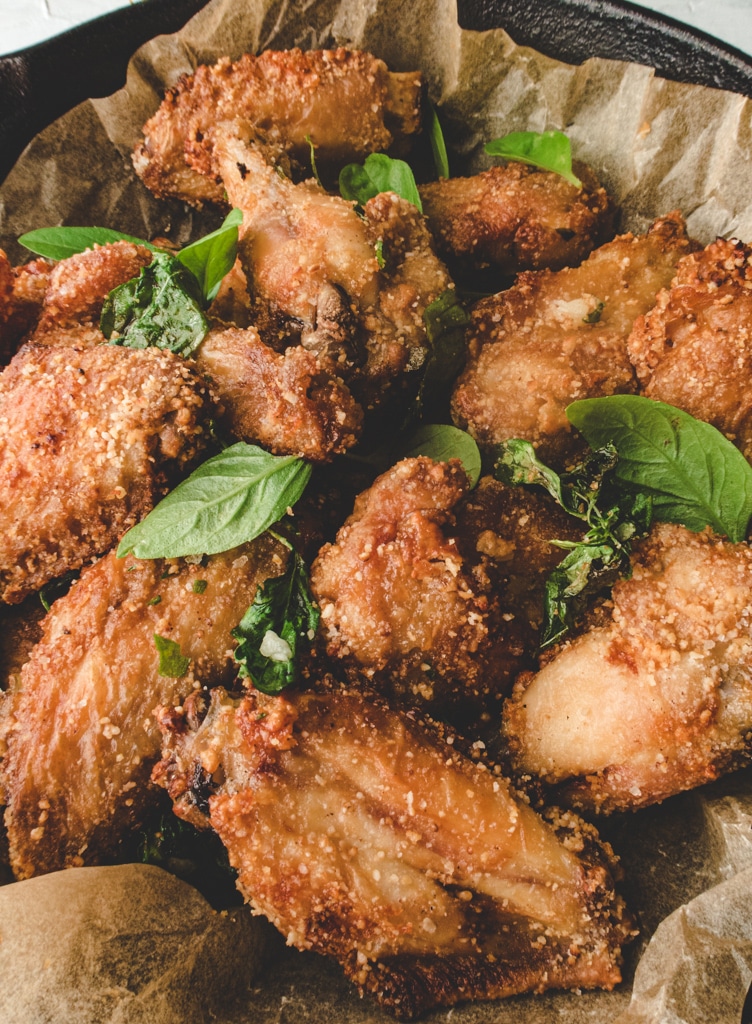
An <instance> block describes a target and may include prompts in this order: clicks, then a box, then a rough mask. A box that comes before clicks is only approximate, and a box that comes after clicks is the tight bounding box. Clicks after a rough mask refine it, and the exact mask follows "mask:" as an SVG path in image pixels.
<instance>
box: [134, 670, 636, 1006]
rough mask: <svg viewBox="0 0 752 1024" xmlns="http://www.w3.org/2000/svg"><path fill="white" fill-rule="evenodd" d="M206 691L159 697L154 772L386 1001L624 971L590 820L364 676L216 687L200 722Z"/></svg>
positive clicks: (246, 879) (264, 910)
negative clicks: (466, 751) (302, 687)
mask: <svg viewBox="0 0 752 1024" xmlns="http://www.w3.org/2000/svg"><path fill="white" fill-rule="evenodd" d="M202 703H203V702H202V701H200V700H196V699H194V698H191V699H189V700H188V701H186V702H184V705H183V708H184V713H183V714H182V715H179V714H176V713H175V711H174V710H173V709H170V708H165V709H164V711H163V713H162V715H161V722H162V727H163V730H164V731H165V733H166V737H165V747H164V751H163V760H162V762H160V764H159V766H158V767H157V769H156V770H155V773H154V778H155V781H158V782H160V783H161V784H162V785H164V786H165V788H166V789H167V790H168V792H169V793H170V795H171V797H172V799H173V800H174V801H175V810H176V813H178V814H179V815H180V816H182V817H184V818H187V819H188V820H190V821H192V822H193V823H194V824H201V823H202V822H203V823H204V824H208V823H210V824H211V826H212V827H213V828H214V829H215V830H216V831H217V832H218V833H219V836H220V838H221V839H222V841H223V843H224V844H225V846H226V847H227V850H228V853H229V857H230V862H231V864H232V865H233V867H235V868H236V870H237V871H238V887H239V888H240V890H241V892H242V893H243V894H244V896H245V897H246V899H247V900H248V901H249V902H250V903H251V905H252V907H253V909H254V910H255V911H256V912H257V913H261V914H265V915H266V916H267V917H268V918H269V919H270V920H271V921H272V922H273V923H274V924H275V925H276V927H277V928H278V929H279V930H280V931H281V932H282V933H283V935H285V936H286V938H287V941H288V943H290V944H291V945H294V946H297V947H298V948H299V949H313V950H316V951H317V952H320V953H325V954H327V955H329V956H332V957H334V958H335V959H336V960H338V961H339V963H340V964H341V965H342V967H343V968H344V970H345V973H346V974H347V976H348V977H349V978H350V979H351V980H352V981H353V982H354V983H355V984H356V985H357V986H358V987H359V988H360V990H361V991H367V992H369V993H371V994H372V995H373V996H375V997H376V999H377V1000H378V1001H379V1002H380V1003H381V1004H382V1005H384V1006H385V1007H387V1008H388V1009H389V1010H391V1011H392V1012H393V1013H394V1014H395V1016H397V1017H399V1018H400V1019H403V1020H409V1019H413V1018H414V1017H416V1016H418V1015H419V1014H421V1013H425V1012H426V1011H428V1010H430V1009H431V1008H432V1007H435V1006H450V1005H453V1004H455V1003H457V1002H460V1001H463V1000H467V999H493V998H496V997H500V996H506V995H512V994H515V993H518V992H525V991H543V990H545V989H547V988H552V987H559V988H574V987H578V988H579V987H582V988H594V987H604V988H612V987H613V985H614V984H616V983H617V982H618V981H619V980H620V972H619V966H618V965H619V960H620V946H621V944H622V943H623V942H625V941H626V940H627V938H628V936H629V935H630V920H629V917H628V915H627V913H626V911H625V909H624V906H623V903H622V901H621V899H620V898H619V897H618V896H617V895H616V894H615V892H614V889H613V881H612V876H611V871H610V868H611V865H610V863H609V853H610V851H609V850H608V849H607V848H604V847H602V846H601V845H600V844H599V843H598V840H597V836H596V835H595V833H594V830H593V829H592V827H590V828H588V826H585V825H584V824H583V823H582V822H580V821H579V820H578V819H576V818H575V817H574V816H573V815H567V814H559V815H557V816H556V817H555V818H554V824H553V825H552V824H548V823H546V822H544V821H543V820H542V819H541V818H539V817H538V816H537V815H536V814H535V813H534V812H533V811H532V810H531V809H530V807H528V806H527V805H526V804H524V803H522V802H517V801H516V800H515V798H514V797H513V795H512V793H511V791H510V789H509V787H508V785H507V783H506V782H505V780H504V779H503V778H501V777H500V776H496V775H494V773H493V772H491V771H489V770H487V769H484V768H483V767H482V766H480V765H477V764H473V763H472V762H470V761H468V760H467V759H466V758H464V757H462V756H461V755H460V754H459V753H457V751H456V750H455V749H454V747H453V746H452V745H450V743H448V742H446V741H445V739H444V738H443V737H442V736H441V734H440V733H439V732H438V731H437V730H436V729H435V728H434V727H432V726H431V725H430V724H425V725H421V724H418V723H417V722H416V721H415V720H414V718H413V717H411V716H408V715H404V714H400V713H398V712H396V711H393V710H391V709H389V707H388V706H387V705H385V704H384V703H382V702H381V701H380V700H378V699H377V698H373V697H370V696H368V695H367V694H365V693H364V692H363V691H362V690H345V691H337V690H333V691H332V690H327V689H323V690H322V691H320V692H311V691H309V692H304V693H297V694H293V695H292V696H290V697H264V696H263V695H261V694H258V693H256V692H255V691H254V692H251V693H250V694H248V695H247V696H245V697H244V698H242V699H241V700H233V699H230V698H229V697H228V696H227V695H226V694H224V693H223V691H221V690H214V691H213V693H212V695H211V703H210V706H209V709H208V714H206V717H205V718H204V720H203V722H200V716H201V704H202ZM450 739H451V737H450ZM481 910H482V913H481V912H480V911H481Z"/></svg>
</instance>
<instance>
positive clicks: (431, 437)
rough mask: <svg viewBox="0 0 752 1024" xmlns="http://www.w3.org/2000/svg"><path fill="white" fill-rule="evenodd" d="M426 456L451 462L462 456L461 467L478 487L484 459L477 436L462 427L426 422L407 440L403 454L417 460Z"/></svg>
mask: <svg viewBox="0 0 752 1024" xmlns="http://www.w3.org/2000/svg"><path fill="white" fill-rule="evenodd" d="M419 455H427V456H428V458H429V459H433V460H434V462H448V461H449V460H450V459H459V460H460V462H461V463H462V468H463V469H464V470H465V472H466V473H467V475H468V477H469V479H470V486H471V487H475V485H476V484H477V483H478V480H479V479H480V469H481V458H480V451H479V450H478V445H477V444H476V443H475V439H474V438H472V437H471V436H470V434H468V433H467V432H466V431H464V430H460V429H459V427H451V426H449V425H448V424H446V423H426V424H423V426H420V427H418V428H417V430H415V431H413V433H412V434H410V436H409V437H408V438H407V439H406V440H405V443H404V448H403V450H402V453H401V456H400V457H401V458H403V459H414V458H417V457H418V456H419Z"/></svg>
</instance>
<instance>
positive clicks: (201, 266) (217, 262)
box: [177, 209, 243, 306]
mask: <svg viewBox="0 0 752 1024" xmlns="http://www.w3.org/2000/svg"><path fill="white" fill-rule="evenodd" d="M242 222H243V211H242V210H237V209H236V210H230V212H229V213H228V214H227V216H226V217H225V219H224V221H223V222H222V224H221V226H220V227H218V228H217V230H216V231H212V232H211V234H209V235H204V237H203V238H199V239H198V241H196V242H192V243H191V244H190V245H187V246H186V247H185V249H181V250H180V252H179V253H178V254H177V258H178V259H179V260H180V262H181V263H182V264H183V266H184V267H187V268H188V270H190V272H191V273H192V274H193V276H194V277H195V278H196V280H197V281H198V283H199V286H200V288H201V294H202V295H203V299H204V304H205V305H206V306H208V305H209V304H210V303H211V302H213V301H214V299H215V298H216V296H217V292H218V291H219V286H220V284H221V283H222V280H223V278H224V277H225V275H226V274H228V273H229V272H230V271H231V270H232V268H233V266H234V264H235V257H236V256H237V253H238V226H239V225H240V224H242Z"/></svg>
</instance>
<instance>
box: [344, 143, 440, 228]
mask: <svg viewBox="0 0 752 1024" xmlns="http://www.w3.org/2000/svg"><path fill="white" fill-rule="evenodd" d="M339 190H340V192H341V194H342V196H343V197H344V198H345V199H350V200H352V201H354V202H356V203H357V204H358V205H359V206H365V205H366V203H367V202H368V200H369V199H372V198H373V197H374V196H377V195H378V194H379V193H380V192H396V193H397V195H398V196H402V198H403V199H406V200H407V201H408V202H409V203H412V204H413V206H417V208H418V209H419V210H420V212H421V213H422V212H423V205H422V203H421V201H420V195H419V194H418V186H417V185H416V184H415V177H414V175H413V172H412V170H411V169H410V165H409V164H406V163H405V161H404V160H393V159H392V158H391V157H390V156H387V155H386V153H371V155H370V156H367V157H366V160H365V163H363V164H347V166H346V167H343V168H342V170H341V171H340V175H339Z"/></svg>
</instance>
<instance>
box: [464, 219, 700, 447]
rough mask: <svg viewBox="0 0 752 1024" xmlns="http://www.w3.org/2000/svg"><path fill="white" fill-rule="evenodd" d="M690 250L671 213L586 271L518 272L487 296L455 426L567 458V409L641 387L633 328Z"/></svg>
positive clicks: (476, 319)
mask: <svg viewBox="0 0 752 1024" xmlns="http://www.w3.org/2000/svg"><path fill="white" fill-rule="evenodd" d="M692 247H693V243H692V242H690V240H689V239H688V238H687V236H686V234H685V231H684V223H683V221H682V219H681V217H680V216H679V214H676V213H674V214H671V215H669V216H668V217H664V218H662V219H660V220H658V221H656V222H655V224H653V226H652V227H651V229H650V231H649V232H648V233H647V235H643V236H639V237H634V236H633V235H622V236H621V237H619V238H617V239H615V240H614V241H613V242H609V243H608V244H606V245H603V246H601V247H600V249H597V250H596V251H595V252H594V253H593V254H592V255H591V256H590V257H589V258H588V259H587V260H586V261H585V262H584V263H583V264H582V265H581V266H579V267H574V268H567V269H565V270H560V271H558V272H557V273H550V272H549V271H539V272H537V273H533V272H529V273H525V274H521V275H520V277H519V278H518V280H517V282H516V284H515V285H514V286H513V287H512V288H510V289H509V290H508V291H506V292H501V293H500V294H499V295H495V296H493V297H491V298H488V299H483V300H481V301H480V302H479V303H478V304H477V305H476V306H475V308H474V310H473V312H472V325H471V328H470V335H469V338H470V340H469V359H468V363H467V365H466V367H465V370H464V372H463V374H462V375H461V376H460V378H459V380H458V382H457V386H456V388H455V392H454V395H453V398H452V415H453V417H454V420H455V422H456V423H457V425H458V426H461V427H464V428H465V429H467V430H469V432H470V433H471V434H472V435H473V436H474V437H475V438H476V439H477V440H478V441H479V443H481V444H483V445H493V444H497V443H499V442H500V441H505V440H507V439H508V438H511V437H522V438H525V439H526V440H529V441H532V442H533V443H534V444H535V445H536V446H538V447H539V450H540V454H541V458H543V459H544V461H545V460H546V459H552V458H553V459H557V458H562V457H563V456H564V455H566V454H570V453H571V451H570V450H571V446H572V437H571V433H570V431H571V427H570V424H569V421H568V420H567V418H566V415H565V413H564V410H565V408H566V406H567V405H568V404H569V403H570V402H572V401H574V400H575V399H577V398H595V397H599V396H602V395H612V394H618V393H623V392H627V393H630V392H633V391H635V390H636V387H637V383H636V380H635V377H634V371H633V369H632V364H631V363H630V361H629V357H628V355H627V347H626V342H627V338H628V336H629V332H630V331H631V329H632V325H633V323H634V321H635V318H636V317H637V316H638V315H639V314H640V313H644V312H646V311H647V310H648V309H650V308H651V306H652V305H653V304H654V302H655V295H656V293H657V292H658V290H659V289H660V288H662V287H663V286H665V285H666V284H667V283H668V282H669V281H670V280H671V278H672V276H673V274H674V268H675V266H676V263H677V261H678V260H679V259H680V258H681V257H682V256H684V255H686V254H687V253H688V252H690V251H691V249H692Z"/></svg>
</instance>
